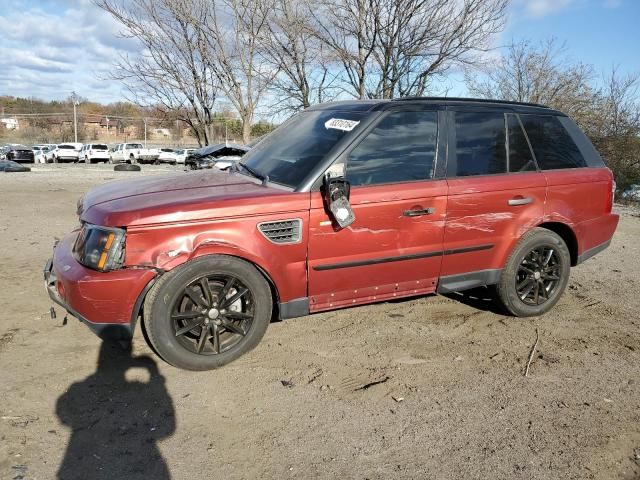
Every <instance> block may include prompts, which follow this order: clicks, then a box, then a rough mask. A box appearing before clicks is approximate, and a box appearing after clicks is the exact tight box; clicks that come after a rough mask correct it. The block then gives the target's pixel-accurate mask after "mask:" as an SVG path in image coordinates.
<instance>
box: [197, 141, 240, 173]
mask: <svg viewBox="0 0 640 480" xmlns="http://www.w3.org/2000/svg"><path fill="white" fill-rule="evenodd" d="M249 150H250V148H249V147H247V146H245V145H238V144H237V143H219V144H217V145H207V146H206V147H202V148H199V149H198V150H195V151H193V152H191V154H190V155H189V156H188V157H187V159H186V161H185V165H186V166H187V167H188V168H190V169H191V170H202V169H207V168H212V167H213V166H215V165H216V162H217V161H218V160H219V159H220V157H227V159H226V160H225V165H226V167H225V168H228V167H229V166H230V164H229V163H228V162H229V161H230V160H232V159H237V160H239V159H240V158H242V156H243V155H244V154H245V153H247V152H248V151H249Z"/></svg>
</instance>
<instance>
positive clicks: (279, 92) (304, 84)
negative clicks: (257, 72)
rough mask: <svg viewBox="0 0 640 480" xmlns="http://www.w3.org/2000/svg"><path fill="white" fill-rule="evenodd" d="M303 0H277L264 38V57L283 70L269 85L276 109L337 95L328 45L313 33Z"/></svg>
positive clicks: (298, 106) (304, 105)
mask: <svg viewBox="0 0 640 480" xmlns="http://www.w3.org/2000/svg"><path fill="white" fill-rule="evenodd" d="M312 33H313V32H312V28H311V24H310V22H309V16H308V10H307V5H306V4H305V3H304V2H303V1H302V0H276V1H275V2H274V4H273V10H272V12H271V15H270V18H269V21H268V22H267V28H266V30H265V32H264V35H263V38H262V43H263V45H262V51H263V55H264V58H265V59H267V61H268V62H270V63H271V64H272V66H273V69H274V70H277V71H278V72H279V73H278V75H276V76H275V77H274V78H273V81H272V83H271V86H270V88H269V90H270V93H272V94H273V95H274V96H275V98H274V99H273V101H272V102H271V107H272V109H273V110H275V111H274V112H273V113H282V112H286V111H290V112H292V111H298V110H301V109H304V108H307V107H309V106H311V105H312V104H314V103H322V102H325V101H327V100H328V99H331V98H333V97H334V90H335V89H334V88H333V84H334V80H335V75H334V74H333V73H332V72H330V69H329V63H330V62H329V60H328V58H327V55H326V50H327V49H326V47H325V48H323V44H322V43H321V42H320V41H319V40H318V38H317V37H316V36H314V35H313V34H312Z"/></svg>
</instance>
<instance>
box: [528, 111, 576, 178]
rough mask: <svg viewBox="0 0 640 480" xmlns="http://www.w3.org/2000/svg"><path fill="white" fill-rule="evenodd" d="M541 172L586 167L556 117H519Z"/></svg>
mask: <svg viewBox="0 0 640 480" xmlns="http://www.w3.org/2000/svg"><path fill="white" fill-rule="evenodd" d="M520 120H522V124H523V125H524V129H525V131H526V132H527V135H528V137H529V141H530V142H531V147H532V148H533V153H534V154H535V156H536V160H537V162H538V166H539V167H540V169H541V170H558V169H561V168H580V167H586V166H587V164H586V162H585V159H584V157H583V156H582V154H581V153H580V149H579V148H578V146H577V145H576V144H575V142H574V141H573V139H572V138H571V135H569V132H567V130H566V129H565V128H564V126H563V125H562V123H561V122H560V120H559V119H558V117H556V116H550V115H520Z"/></svg>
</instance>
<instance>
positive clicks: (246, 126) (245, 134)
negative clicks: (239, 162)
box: [242, 117, 251, 144]
mask: <svg viewBox="0 0 640 480" xmlns="http://www.w3.org/2000/svg"><path fill="white" fill-rule="evenodd" d="M250 141H251V118H246V117H243V118H242V142H243V143H245V144H247V143H249V142H250Z"/></svg>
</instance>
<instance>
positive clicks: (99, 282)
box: [44, 232, 156, 338]
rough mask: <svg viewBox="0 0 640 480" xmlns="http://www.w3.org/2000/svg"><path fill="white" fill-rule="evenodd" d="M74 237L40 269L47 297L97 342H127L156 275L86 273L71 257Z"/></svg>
mask: <svg viewBox="0 0 640 480" xmlns="http://www.w3.org/2000/svg"><path fill="white" fill-rule="evenodd" d="M76 235H77V232H72V233H71V234H69V235H67V236H66V237H65V238H64V239H62V240H61V241H60V242H59V243H58V245H56V247H55V248H54V255H53V258H51V259H49V261H48V262H47V264H46V266H45V268H44V281H45V288H46V290H47V293H48V294H49V297H50V298H51V300H53V301H54V302H55V303H57V304H58V305H60V306H61V307H62V308H64V309H65V310H66V311H67V312H69V313H70V314H71V315H73V316H74V317H76V318H77V319H78V320H80V321H81V322H83V323H84V324H85V325H87V326H88V327H89V328H90V329H91V330H92V331H93V332H94V333H96V334H97V335H98V336H100V337H101V338H130V337H131V335H132V331H133V326H134V325H135V320H136V319H137V316H138V312H139V309H140V305H141V303H142V302H141V301H142V299H143V298H144V294H146V291H147V288H146V287H147V285H149V284H150V282H151V281H152V280H153V279H154V278H155V276H156V272H155V271H153V270H149V269H122V270H117V271H113V272H98V271H95V270H91V269H88V268H86V267H84V266H83V265H81V264H79V263H78V262H77V261H76V260H75V258H74V257H73V255H72V246H73V243H74V241H75V238H76Z"/></svg>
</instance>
